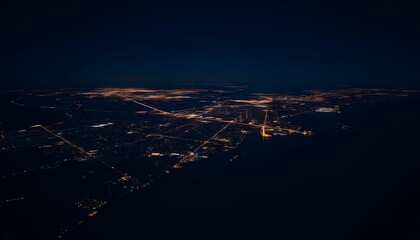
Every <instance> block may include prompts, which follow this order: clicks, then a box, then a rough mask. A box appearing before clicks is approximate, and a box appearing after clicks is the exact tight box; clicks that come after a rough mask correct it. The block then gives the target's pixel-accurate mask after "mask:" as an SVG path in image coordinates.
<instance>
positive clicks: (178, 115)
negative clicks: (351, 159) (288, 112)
mask: <svg viewBox="0 0 420 240" xmlns="http://www.w3.org/2000/svg"><path fill="white" fill-rule="evenodd" d="M116 95H117V96H120V97H122V98H125V99H128V100H130V101H131V102H134V103H136V104H138V105H141V106H144V107H146V108H149V109H151V110H153V111H156V112H158V113H160V114H163V115H165V116H172V117H176V118H185V119H197V120H206V121H210V122H219V123H229V124H236V125H242V126H248V127H255V128H263V127H264V129H274V130H281V131H287V132H289V133H298V134H305V132H303V131H299V130H296V129H292V128H282V127H276V126H266V125H265V124H248V123H241V122H235V121H233V120H222V119H212V118H203V117H201V116H197V117H191V116H188V115H183V114H176V113H171V112H167V111H164V110H161V109H158V108H155V107H152V106H150V105H147V104H145V103H142V102H139V101H137V100H134V99H132V98H130V97H127V96H124V95H121V94H116ZM213 109H214V108H213V107H210V109H209V110H208V111H206V112H204V114H205V113H208V112H210V111H211V110H213Z"/></svg>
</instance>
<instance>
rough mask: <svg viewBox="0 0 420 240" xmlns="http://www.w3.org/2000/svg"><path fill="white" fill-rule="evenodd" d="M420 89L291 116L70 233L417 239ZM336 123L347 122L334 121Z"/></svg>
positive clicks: (90, 236)
mask: <svg viewBox="0 0 420 240" xmlns="http://www.w3.org/2000/svg"><path fill="white" fill-rule="evenodd" d="M419 103H420V97H419V96H412V97H408V98H403V99H397V100H391V101H385V102H380V103H369V104H356V105H353V106H351V107H345V108H343V109H342V113H341V114H339V115H336V114H325V113H323V114H321V113H317V114H312V115H306V116H302V117H299V118H297V119H295V120H296V121H298V122H299V123H300V124H301V126H302V127H303V128H304V129H309V130H313V131H314V132H315V134H314V135H313V136H311V137H303V136H286V137H273V138H271V139H269V140H265V141H262V140H261V138H260V136H249V137H248V138H247V139H246V140H245V141H244V142H243V144H242V146H241V147H240V148H239V149H238V150H237V152H234V153H230V155H235V154H239V157H238V158H236V159H235V160H234V161H229V159H230V155H229V156H226V155H221V156H219V157H217V158H213V159H208V160H203V161H200V162H197V163H194V164H191V165H189V166H187V167H186V168H183V169H181V170H178V171H175V172H173V173H171V174H169V175H167V176H165V177H164V178H162V179H160V180H159V181H157V182H156V183H154V185H153V186H152V187H151V188H149V189H147V190H145V191H143V192H138V193H134V194H132V195H128V196H126V197H124V198H121V199H119V200H117V201H115V202H113V203H111V204H109V205H107V206H106V207H105V208H104V210H103V211H101V212H100V213H99V214H98V216H97V217H96V218H94V219H93V220H92V221H89V222H87V223H86V224H84V225H82V227H81V228H79V229H78V230H77V231H76V232H74V233H73V234H72V235H71V236H69V237H70V238H71V239H124V238H125V239H152V238H155V239H156V238H158V239H160V238H163V239H164V238H175V239H182V238H194V239H200V238H212V239H214V238H217V239H220V238H222V239H224V238H234V239H239V238H245V237H252V238H255V239H268V238H274V239H420V205H419V204H418V203H419V202H420V194H419V193H420V161H419V160H420V158H419V143H420V141H419V134H420V126H419V123H420V108H419V107H418V106H419ZM337 123H339V124H346V125H348V126H349V129H347V130H340V129H338V128H337V127H336V126H337Z"/></svg>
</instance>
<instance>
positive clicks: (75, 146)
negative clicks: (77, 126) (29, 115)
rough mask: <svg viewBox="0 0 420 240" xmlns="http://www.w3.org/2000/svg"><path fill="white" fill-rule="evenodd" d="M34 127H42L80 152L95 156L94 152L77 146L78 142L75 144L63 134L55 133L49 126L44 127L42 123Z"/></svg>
mask: <svg viewBox="0 0 420 240" xmlns="http://www.w3.org/2000/svg"><path fill="white" fill-rule="evenodd" d="M32 127H33V128H42V129H43V130H44V131H46V132H48V133H49V134H51V135H53V136H54V137H56V138H59V139H61V140H62V141H63V142H65V143H67V144H68V145H69V146H71V147H73V148H75V149H77V150H78V151H79V152H81V153H83V154H85V155H88V156H89V157H92V156H93V154H92V153H90V152H87V151H86V150H84V149H83V148H82V147H79V146H77V145H76V144H74V143H72V142H70V141H69V140H67V139H65V138H64V137H62V136H60V135H58V134H56V133H54V132H53V131H51V130H49V129H48V128H46V127H44V126H42V125H40V124H39V125H33V126H32Z"/></svg>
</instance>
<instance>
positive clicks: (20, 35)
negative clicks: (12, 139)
mask: <svg viewBox="0 0 420 240" xmlns="http://www.w3.org/2000/svg"><path fill="white" fill-rule="evenodd" d="M350 2H351V3H350ZM412 2H413V3H410V2H402V1H378V2H372V1H362V2H359V3H354V1H349V2H344V1H331V2H315V1H276V3H275V2H274V1H273V2H268V1H267V2H264V1H254V2H250V1H237V2H229V3H228V2H227V1H220V2H217V1H167V2H158V1H148V2H141V1H137V3H136V4H129V3H124V2H121V1H115V2H114V3H113V4H110V3H107V2H105V1H102V2H96V3H92V2H91V3H85V2H83V3H82V2H80V3H76V2H74V1H68V2H66V3H64V1H53V2H49V3H46V2H43V3H40V2H38V1H31V2H20V1H9V3H2V5H1V6H0V17H1V38H0V43H1V44H0V46H1V54H0V78H1V85H0V86H1V87H2V88H46V87H53V88H54V87H103V86H147V85H153V84H157V85H174V84H175V85H176V84H179V83H206V82H207V83H208V82H223V83H228V82H229V83H231V82H234V83H252V84H259V83H262V84H275V85H295V86H301V85H302V86H316V87H323V86H325V87H327V86H328V87H331V86H333V87H340V86H352V87H396V88H418V87H420V83H419V81H418V79H419V77H420V71H419V67H418V66H419V63H420V60H419V53H420V46H419V43H420V41H419V40H420V27H419V23H420V14H419V12H420V4H419V3H414V2H415V1H412Z"/></svg>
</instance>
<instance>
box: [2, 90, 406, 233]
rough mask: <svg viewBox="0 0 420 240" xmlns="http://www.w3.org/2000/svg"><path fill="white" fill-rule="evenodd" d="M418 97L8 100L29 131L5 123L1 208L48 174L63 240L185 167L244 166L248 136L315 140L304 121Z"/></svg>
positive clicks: (145, 95) (50, 96) (191, 93)
mask: <svg viewBox="0 0 420 240" xmlns="http://www.w3.org/2000/svg"><path fill="white" fill-rule="evenodd" d="M412 93H414V91H409V90H386V89H339V90H310V91H304V92H301V93H284V94H279V93H272V92H252V91H251V90H249V89H248V88H247V87H246V86H235V85H223V86H210V87H197V88H182V89H146V88H100V89H60V90H33V91H8V92H4V93H3V94H4V95H6V96H8V97H10V99H11V101H10V104H12V105H13V107H14V108H15V109H18V110H17V111H19V113H18V114H19V117H20V118H22V120H24V121H25V124H27V125H26V127H22V128H21V129H13V128H9V129H8V128H5V127H4V126H2V125H0V126H1V127H2V128H1V139H0V154H1V158H2V161H3V162H2V163H1V164H2V167H0V169H1V172H0V174H1V176H0V177H1V179H0V181H1V185H2V186H14V187H13V189H12V188H5V190H4V191H2V196H1V197H2V199H1V200H2V201H3V202H4V204H6V207H10V208H13V205H14V204H19V202H22V201H26V199H27V197H26V196H28V195H29V194H30V193H29V191H28V189H25V187H24V186H23V185H22V182H24V181H25V179H26V177H25V176H27V175H36V176H43V179H46V180H45V181H46V182H50V183H51V189H52V190H51V192H54V197H52V199H53V200H51V199H45V202H44V203H42V204H45V206H48V205H49V201H57V202H60V203H59V204H58V203H57V204H53V207H56V208H57V209H56V212H57V214H59V215H60V216H61V217H60V218H57V219H53V221H54V223H55V224H56V225H55V226H56V228H52V229H51V232H52V234H53V235H54V234H55V235H57V236H58V237H59V238H64V237H65V236H66V234H68V232H71V231H73V230H74V229H76V228H77V227H78V226H80V225H81V224H84V223H85V222H86V221H91V220H92V219H95V218H99V217H100V215H101V214H100V213H101V211H106V207H108V205H109V204H110V203H111V202H112V201H113V200H115V199H116V198H120V197H122V196H126V195H128V194H130V193H131V192H135V191H141V190H142V189H144V188H148V187H150V186H153V182H155V181H158V180H159V178H161V177H162V176H164V175H168V177H170V174H171V173H173V172H174V171H177V169H180V168H184V167H188V166H189V165H190V164H195V162H198V161H200V160H203V161H211V160H212V157H213V156H215V155H218V156H220V155H223V156H225V157H226V159H227V160H234V159H238V154H237V152H236V150H237V148H238V147H240V145H241V143H242V142H243V141H244V140H246V138H247V136H259V137H261V141H270V138H276V137H287V136H289V135H296V136H300V137H302V138H309V137H311V135H312V134H317V132H313V131H312V130H311V129H304V128H302V127H301V126H299V125H298V124H296V123H294V119H296V117H300V116H305V115H306V114H340V109H341V108H342V107H345V106H348V105H351V104H355V103H367V102H372V101H383V100H387V99H393V98H399V97H405V96H408V95H410V94H412ZM34 113H37V114H34ZM338 127H339V128H340V129H347V128H348V126H346V125H345V124H340V125H339V126H338ZM21 153H30V154H29V155H25V157H22V154H21ZM28 156H33V157H34V159H37V161H34V160H33V159H31V158H30V157H28ZM41 178H42V177H41ZM66 186H72V187H71V188H68V187H66ZM43 201H44V200H42V199H41V200H40V202H43ZM60 207H63V208H65V209H66V210H62V209H60Z"/></svg>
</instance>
